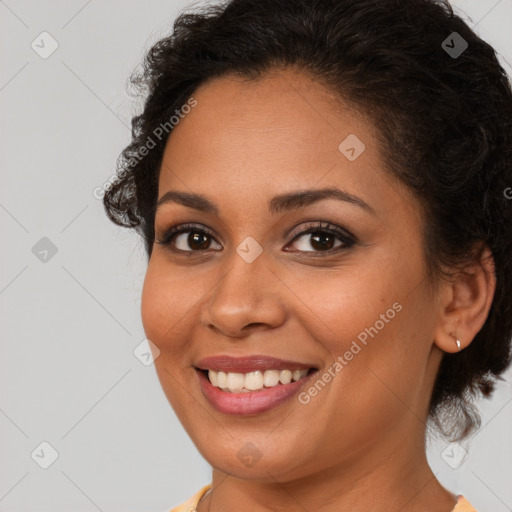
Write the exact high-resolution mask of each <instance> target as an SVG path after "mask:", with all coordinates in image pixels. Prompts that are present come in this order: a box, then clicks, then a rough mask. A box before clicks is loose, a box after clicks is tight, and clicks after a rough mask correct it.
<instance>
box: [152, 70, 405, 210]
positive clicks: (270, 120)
mask: <svg viewBox="0 0 512 512" xmlns="http://www.w3.org/2000/svg"><path fill="white" fill-rule="evenodd" d="M192 96H193V98H194V99H195V100H196V101H197V105H196V106H195V107H194V108H193V109H191V111H190V112H189V113H188V114H186V115H184V116H183V119H181V120H180V122H179V123H178V124H177V125H176V126H175V127H174V129H173V131H172V133H171V135H170V137H169V139H168V142H167V146H166V149H165V153H164V157H163V162H162V168H161V173H160V180H159V197H161V196H162V195H163V193H165V191H166V190H167V189H169V188H173V189H180V190H184V191H193V192H199V193H202V194H205V195H212V194H214V195H215V196H217V197H219V198H220V199H221V200H222V199H225V200H226V201H231V200H233V198H234V197H236V198H237V199H240V198H243V197H246V199H249V197H248V196H249V195H250V198H251V199H254V198H255V197H256V198H257V197H259V198H261V197H263V196H269V195H272V194H276V193H278V192H279V193H283V192H287V191H292V190H297V189H299V188H300V189H304V188H313V187H315V186H318V187H324V186H342V187H343V188H345V189H347V190H349V191H350V192H354V193H359V194H360V195H361V196H364V197H366V198H368V201H367V202H372V201H373V202H378V201H379V198H382V196H383V195H385V192H386V190H387V189H386V188H385V187H384V185H387V187H388V188H389V186H390V184H391V185H392V186H393V187H397V186H398V187H399V186H400V184H399V183H397V182H396V180H395V179H394V178H392V177H391V175H390V173H388V172H386V171H385V170H384V162H383V161H382V158H381V155H380V151H379V147H378V145H377V142H376V141H377V137H376V131H375V128H374V126H373V125H372V124H371V122H369V121H368V119H367V118H366V117H364V116H363V115H362V114H361V113H359V112H358V111H356V110H355V109H353V108H350V107H349V106H348V105H347V104H345V103H344V102H343V100H342V98H341V97H339V96H337V95H335V94H334V93H333V92H332V91H330V90H329V89H327V88H326V87H325V86H323V85H321V84H320V83H318V82H317V81H315V80H313V79H312V78H311V77H310V76H309V75H307V74H304V73H300V72H298V71H297V70H293V69H286V70H280V71H275V72H273V73H271V74H268V75H265V76H263V77H261V78H259V79H257V80H247V79H245V78H242V77H238V76H236V75H227V76H223V77H220V78H215V79H213V80H210V81H208V82H206V83H204V84H202V85H201V86H200V87H199V88H198V89H196V91H194V93H193V95H192ZM347 150H348V151H349V152H348V153H347ZM354 156H355V157H356V158H353V157H354ZM349 157H350V158H349Z"/></svg>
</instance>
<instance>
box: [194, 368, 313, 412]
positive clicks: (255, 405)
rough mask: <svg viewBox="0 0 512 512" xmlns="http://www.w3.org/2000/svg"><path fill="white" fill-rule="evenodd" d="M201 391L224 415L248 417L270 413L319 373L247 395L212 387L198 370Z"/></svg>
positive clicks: (247, 393)
mask: <svg viewBox="0 0 512 512" xmlns="http://www.w3.org/2000/svg"><path fill="white" fill-rule="evenodd" d="M196 373H197V375H198V378H199V384H200V386H201V391H202V392H203V395H204V396H205V397H206V399H207V400H208V402H210V404H211V405H212V407H214V408H215V409H217V411H219V412H222V413H224V414H236V415H248V414H258V413H261V412H265V411H268V410H269V409H272V408H274V407H276V406H277V405H279V404H281V403H283V402H284V401H286V400H288V399H290V398H291V397H292V396H293V395H295V394H296V393H297V392H298V391H299V389H300V388H301V387H302V386H303V385H304V384H305V383H306V382H307V381H309V380H310V378H311V377H312V376H314V375H315V373H317V372H316V371H313V372H311V373H310V374H308V375H306V376H305V377H303V378H302V379H300V380H298V381H297V382H291V383H290V384H278V385H277V386H274V387H272V388H268V389H263V390H261V391H252V392H251V391H249V392H246V393H230V392H229V391H228V392H226V391H222V390H221V389H219V388H218V387H216V386H214V385H212V383H211V382H210V380H209V379H208V377H207V376H206V375H205V374H204V373H203V372H202V371H200V370H196Z"/></svg>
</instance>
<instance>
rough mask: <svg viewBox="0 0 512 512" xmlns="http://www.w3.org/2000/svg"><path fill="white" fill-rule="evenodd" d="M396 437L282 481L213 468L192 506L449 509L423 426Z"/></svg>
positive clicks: (256, 510)
mask: <svg viewBox="0 0 512 512" xmlns="http://www.w3.org/2000/svg"><path fill="white" fill-rule="evenodd" d="M413 421H417V418H416V419H414V420H413ZM409 428H410V426H409ZM409 432H410V430H409ZM396 439H397V442H396V443H395V444H394V445H393V446H394V448H393V449H389V445H388V449H385V448H383V443H382V440H380V441H379V442H378V443H375V445H374V446H372V447H368V446H367V447H365V449H364V450H362V451H361V453H358V454H357V455H355V456H354V457H352V459H351V460H348V461H347V460H344V461H343V463H342V464H339V465H336V466H333V467H329V468H325V469H323V470H322V471H318V472H316V473H314V474H309V475H306V476H304V477H301V478H296V479H292V480H288V481H278V480H277V479H276V478H275V477H273V476H271V473H270V472H269V478H268V480H267V481H266V482H262V481H260V480H258V481H253V480H248V479H242V478H238V477H236V476H234V475H227V474H226V473H224V472H222V471H219V470H217V469H214V470H213V473H212V488H211V491H210V492H209V493H208V494H207V495H206V496H205V497H204V499H203V500H201V502H200V504H199V505H198V507H197V511H198V512H206V511H208V512H221V511H222V512H227V511H232V510H251V511H253V512H270V511H273V510H280V511H283V512H288V511H290V512H291V511H297V510H315V511H317V512H332V511H333V510H336V511H337V512H367V511H368V510H372V511H388V510H396V511H398V510H399V511H400V512H426V511H428V512H452V510H453V508H454V507H455V504H456V501H457V498H456V496H455V495H453V494H451V493H449V492H448V491H447V490H446V489H444V487H442V486H441V484H440V483H439V482H438V481H437V479H436V478H435V475H434V474H433V473H432V470H431V469H430V467H429V465H428V462H427V459H426V454H425V445H424V430H423V436H422V437H421V438H418V436H416V439H414V438H412V437H400V436H398V437H397V438H396Z"/></svg>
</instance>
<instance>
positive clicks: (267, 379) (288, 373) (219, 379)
mask: <svg viewBox="0 0 512 512" xmlns="http://www.w3.org/2000/svg"><path fill="white" fill-rule="evenodd" d="M197 370H198V371H200V372H201V373H203V375H205V377H206V378H207V379H208V381H209V382H210V384H211V385H212V386H214V387H216V388H218V389H219V390H221V391H224V392H226V393H254V392H260V391H264V390H266V389H270V388H274V387H278V386H285V385H287V384H290V383H293V382H299V381H300V380H302V379H304V378H305V377H307V376H308V375H310V374H312V373H314V372H316V371H317V369H316V368H309V369H305V368H303V369H300V370H299V369H296V370H291V369H286V368H284V369H282V370H265V371H262V370H256V371H252V372H247V373H238V372H222V371H215V370H203V369H200V368H197Z"/></svg>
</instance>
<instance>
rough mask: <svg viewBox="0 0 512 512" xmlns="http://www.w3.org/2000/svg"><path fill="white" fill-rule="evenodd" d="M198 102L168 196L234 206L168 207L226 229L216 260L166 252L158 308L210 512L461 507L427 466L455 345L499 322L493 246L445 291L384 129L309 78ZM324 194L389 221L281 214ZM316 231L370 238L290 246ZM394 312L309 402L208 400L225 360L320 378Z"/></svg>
mask: <svg viewBox="0 0 512 512" xmlns="http://www.w3.org/2000/svg"><path fill="white" fill-rule="evenodd" d="M193 96H194V98H195V99H196V100H197V102H198V104H197V106H196V107H195V108H193V109H192V111H191V112H190V113H189V114H188V115H187V116H186V117H185V118H184V119H183V120H181V121H180V122H179V124H178V125H177V126H176V127H175V128H174V130H173V132H172V135H171V136H170V137H169V140H168V143H167V146H166V150H165V154H164V158H163V163H162V169H161V173H160V177H159V193H158V197H159V198H161V197H162V196H163V195H164V194H165V193H166V192H167V191H169V190H179V191H182V192H189V193H197V194H201V195H204V196H206V197H207V198H208V199H210V200H211V201H212V202H214V203H215V204H216V205H217V207H218V210H219V212H218V214H213V213H205V212H201V211H199V210H196V209H194V208H190V207H187V206H184V205H182V204H178V203H175V202H168V203H164V204H162V205H161V206H160V207H159V208H158V210H157V214H156V219H155V228H156V232H157V235H159V234H161V233H162V232H164V230H165V229H166V228H168V227H169V226H171V225H178V224H183V223H194V224H198V225H199V226H198V227H206V228H209V229H210V230H212V231H213V233H214V235H215V236H214V239H212V238H208V237H207V238H206V240H207V242H208V241H209V242H210V243H209V245H208V243H207V244H206V247H207V248H206V249H204V250H202V251H200V250H197V248H196V247H197V245H196V246H192V247H191V246H190V245H189V244H187V236H188V235H187V234H185V235H181V236H180V235H178V236H177V238H175V240H174V243H175V244H177V245H178V247H179V248H181V249H182V251H187V250H188V254H189V256H187V255H186V254H187V253H186V252H182V253H178V252H177V251H175V252H173V251H172V249H171V247H172V245H170V246H167V247H166V246H163V245H160V244H155V245H154V250H153V254H152V256H151V258H150V261H149V264H148V268H147V273H146V277H145V281H144V287H143V293H142V306H141V307H142V311H141V312H142V321H143V325H144V329H145V332H146V335H147V337H148V338H149V339H150V340H151V341H152V342H153V343H154V344H155V345H156V346H157V347H158V348H159V350H160V355H159V357H158V358H157V359H156V360H155V366H156V370H157V373H158V377H159V379H160V382H161V385H162V387H163V390H164V392H165V394H166V396H167V398H168V400H169V402H170V404H171V405H172V407H173V408H174V410H175V412H176V414H177V416H178V418H179V419H180V421H181V423H182V424H183V426H184V428H185V429H186V431H187V433H188V434H189V435H190V437H191V439H192V440H193V442H194V443H195V445H196V446H197V448H198V450H199V451H200V453H201V454H202V455H203V456H204V458H205V459H206V460H207V461H208V462H209V463H210V464H211V466H212V467H213V474H212V485H213V487H212V491H211V492H210V493H208V494H207V495H206V496H205V498H204V499H203V500H202V501H201V502H200V504H199V506H198V509H197V510H198V511H199V512H204V511H206V510H210V511H211V512H220V511H223V512H226V511H232V510H251V511H256V512H258V511H270V510H280V511H292V510H293V511H295V510H315V511H320V512H324V511H333V510H336V511H341V512H343V511H347V512H348V511H350V512H358V511H365V512H367V511H368V510H372V511H376V510H382V511H390V510H395V511H400V512H409V511H424V512H426V511H429V512H450V511H451V510H452V509H453V507H454V506H455V503H456V496H455V495H454V494H452V493H450V492H449V491H447V490H446V489H444V488H443V487H442V485H441V484H440V483H439V482H438V481H437V480H436V478H435V476H434V475H433V473H432V471H431V470H430V468H429V466H428V463H427V459H426V455H425V444H424V443H425V422H426V419H427V410H428V403H429V399H430V396H431V391H432V386H433V383H434V378H435V374H436V371H437V369H438V366H439V364H440V361H441V359H442V356H443V354H444V352H456V351H457V346H456V343H455V338H454V336H453V335H454V334H456V336H457V337H458V338H459V339H460V340H461V342H462V348H464V347H466V346H467V345H468V344H469V343H470V342H471V340H472V339H473V338H474V336H475V335H476V333H477V332H478V331H479V329H480V328H481V327H482V325H483V323H484V322H485V319H486V317H487V314H488V311H489V308H490V304H491V301H492V295H493V293H494V287H495V281H494V274H493V273H492V271H491V264H492V257H491V256H490V254H489V252H488V251H487V249H486V250H485V251H484V252H483V253H482V258H481V259H478V260H475V262H474V265H473V267H472V268H471V269H470V272H468V273H467V274H463V275H461V276H460V277H458V278H457V279H453V280H451V281H450V282H448V281H442V282H440V283H439V286H438V287H437V288H436V287H433V286H432V283H431V281H429V278H428V277H427V274H426V268H427V267H426V263H425V258H424V252H423V236H422V229H423V226H424V225H423V217H424V216H423V213H422V210H421V208H420V205H419V203H418V201H417V199H416V198H415V197H414V196H413V195H412V194H411V192H410V191H409V190H408V189H406V188H405V187H404V186H403V185H402V184H400V183H399V182H397V181H396V179H394V178H393V177H392V176H391V175H390V173H389V172H387V171H386V170H385V165H384V162H383V159H382V156H381V153H380V150H379V146H378V144H377V136H376V131H375V128H374V127H373V126H372V124H371V122H370V121H369V120H368V119H366V118H365V117H364V116H363V115H361V114H360V113H358V112H357V111H356V110H354V109H350V108H349V107H348V106H347V105H345V104H344V103H343V102H342V101H341V99H340V98H338V97H335V96H334V95H333V94H332V93H331V92H330V91H328V90H327V89H326V88H324V87H323V86H322V85H321V84H319V83H317V82H315V81H314V80H313V79H312V78H311V77H309V76H308V75H306V74H305V73H303V72H300V71H298V70H294V69H291V68H289V69H282V70H276V71H274V72H272V73H268V74H266V75H265V76H264V77H263V78H261V79H259V80H257V81H252V82H250V81H247V80H243V79H241V78H239V77H236V76H234V75H229V76H224V77H221V78H216V79H214V80H212V81H210V82H207V83H205V84H203V85H201V86H200V87H199V88H198V89H197V90H196V91H195V92H194V95H193ZM349 134H356V135H357V137H358V138H359V139H360V140H361V141H363V142H364V144H365V146H366V148H365V150H364V152H363V153H362V154H361V155H360V156H359V157H358V158H357V159H356V160H354V161H349V160H348V159H347V158H345V156H344V155H343V154H342V153H341V152H340V151H339V150H338V146H339V144H340V142H341V141H343V140H344V139H345V138H346V137H347V136H348V135H349ZM324 187H338V188H341V189H343V190H345V191H347V192H349V193H351V194H354V195H356V196H358V197H359V198H361V199H362V200H364V201H365V202H366V203H367V204H368V205H370V206H371V208H372V209H373V210H374V213H371V212H368V211H366V210H365V209H363V208H361V207H360V206H358V205H356V204H351V203H349V202H344V201H339V200H336V199H324V200H322V201H319V202H315V203H313V204H310V205H307V206H302V207H298V208H295V209H292V210H289V211H281V212H278V213H274V214H272V213H270V212H269V211H268V208H267V203H268V201H269V200H270V199H271V198H273V197H274V196H276V195H279V194H283V193H288V192H294V191H297V190H309V189H320V188H324ZM315 221H323V222H329V223H331V224H333V225H336V226H340V227H342V228H345V229H346V230H348V231H349V232H350V233H351V234H353V235H354V236H355V237H356V238H357V241H356V243H355V244H354V245H353V246H352V247H350V248H346V249H343V250H339V251H338V252H336V249H337V248H339V247H340V245H341V246H342V245H343V243H342V242H341V241H340V240H338V239H337V238H334V239H332V243H333V245H334V247H333V249H332V250H331V251H328V252H330V254H328V253H326V252H325V251H322V248H321V247H320V248H318V245H314V243H312V236H311V234H303V235H299V234H297V235H296V236H295V238H294V237H291V236H289V235H288V232H289V231H290V230H291V229H292V228H295V227H297V228H298V229H299V230H301V231H305V230H306V229H307V228H308V227H310V226H309V225H308V224H307V223H309V222H315ZM321 231H322V233H324V231H323V230H321ZM294 233H298V231H295V232H294ZM248 236H251V237H253V238H254V239H255V240H256V241H257V242H258V243H259V244H260V246H261V247H262V248H263V252H262V254H261V255H260V256H259V257H258V258H257V259H256V260H255V261H254V262H252V263H247V262H246V261H244V259H242V258H241V257H240V256H239V255H238V254H237V252H236V248H237V247H238V246H239V244H241V242H242V241H243V240H245V238H246V237H248ZM324 236H325V235H324ZM334 236H335V237H336V236H337V235H334ZM336 246H337V247H336ZM329 247H332V246H329ZM284 248H288V250H285V249H284ZM394 303H399V304H400V305H401V306H402V309H401V311H400V312H398V313H396V316H395V317H394V318H393V319H391V320H389V321H388V322H387V323H385V326H384V327H383V328H381V329H380V330H379V332H378V334H377V335H375V336H374V337H373V338H370V337H369V338H368V343H367V345H366V346H363V347H362V350H361V351H360V352H359V353H357V355H355V356H354V357H353V359H352V360H351V361H350V362H348V364H347V365H346V366H344V367H343V369H342V370H341V371H340V372H339V373H337V374H336V376H335V377H334V378H333V379H332V380H331V382H329V383H328V385H326V386H325V388H324V389H322V391H321V392H319V393H318V394H317V396H315V397H313V398H312V399H311V401H310V402H309V403H308V404H301V403H300V402H299V401H298V400H297V398H296V397H294V398H292V399H290V400H288V401H286V402H285V403H282V404H280V405H279V406H278V407H275V408H274V409H272V410H270V411H267V412H264V413H261V414H256V415H252V416H245V417H236V416H233V415H226V414H222V413H220V412H218V411H216V410H215V409H213V408H212V407H211V406H210V405H209V403H208V401H207V400H206V398H205V397H204V396H203V395H202V393H201V390H200V387H199V384H198V380H197V375H196V373H195V370H194V364H195V363H197V361H198V360H199V359H201V358H203V357H206V356H212V355H218V354H230V355H232V356H246V355H252V354H265V355H270V356H274V357H278V358H282V359H291V360H295V361H300V362H307V363H310V364H311V366H315V367H317V368H319V374H320V375H321V374H322V373H324V372H325V371H327V369H328V368H329V367H332V365H333V363H334V361H335V359H336V357H337V356H338V355H343V354H344V353H345V352H346V351H347V350H348V349H349V348H350V346H351V343H352V341H353V340H356V339H357V336H358V334H359V333H361V332H362V331H364V330H365V328H368V327H370V326H374V325H375V323H376V321H377V320H379V318H381V315H382V314H385V313H386V311H387V310H388V309H390V308H392V305H393V304H394ZM248 442H250V443H252V444H253V445H254V446H255V447H256V450H257V451H258V452H259V454H260V455H261V458H260V460H259V461H258V462H257V463H256V464H254V465H253V466H252V467H246V466H245V465H244V464H243V463H242V462H241V460H240V459H239V458H238V457H237V453H238V451H239V450H240V449H241V448H242V447H244V446H245V445H246V443H248Z"/></svg>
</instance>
